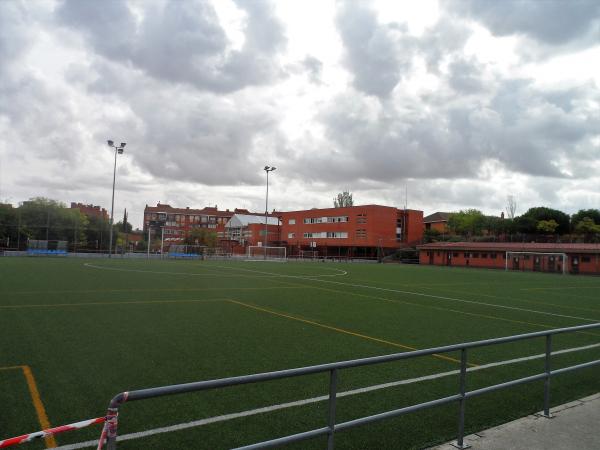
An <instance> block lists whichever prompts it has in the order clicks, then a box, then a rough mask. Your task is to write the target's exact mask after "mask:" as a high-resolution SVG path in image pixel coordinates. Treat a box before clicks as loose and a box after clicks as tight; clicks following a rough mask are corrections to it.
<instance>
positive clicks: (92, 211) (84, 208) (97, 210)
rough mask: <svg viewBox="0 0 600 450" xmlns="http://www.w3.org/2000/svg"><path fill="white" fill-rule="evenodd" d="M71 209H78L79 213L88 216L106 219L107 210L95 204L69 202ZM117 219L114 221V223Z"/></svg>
mask: <svg viewBox="0 0 600 450" xmlns="http://www.w3.org/2000/svg"><path fill="white" fill-rule="evenodd" d="M71 209H78V210H79V212H80V213H82V214H85V215H86V216H88V217H98V218H100V219H103V220H108V219H109V217H108V212H107V211H106V209H104V208H101V207H100V206H95V205H85V204H83V203H75V202H71ZM116 222H117V221H115V223H116Z"/></svg>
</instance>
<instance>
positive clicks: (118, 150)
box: [117, 147, 123, 155]
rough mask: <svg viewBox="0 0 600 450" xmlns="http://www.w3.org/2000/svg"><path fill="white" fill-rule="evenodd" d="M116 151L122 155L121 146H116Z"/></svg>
mask: <svg viewBox="0 0 600 450" xmlns="http://www.w3.org/2000/svg"><path fill="white" fill-rule="evenodd" d="M117 153H118V154H119V155H122V154H123V148H122V147H118V148H117Z"/></svg>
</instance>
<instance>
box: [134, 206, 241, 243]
mask: <svg viewBox="0 0 600 450" xmlns="http://www.w3.org/2000/svg"><path fill="white" fill-rule="evenodd" d="M236 212H246V213H247V212H248V211H246V210H240V209H235V210H234V211H230V210H228V209H227V210H225V211H221V210H219V209H218V208H217V206H214V207H210V206H207V207H205V208H202V209H193V208H190V207H186V208H174V207H172V206H170V205H164V204H161V203H158V204H157V205H156V206H148V205H146V207H145V208H144V232H145V233H148V227H149V226H151V227H152V229H153V231H154V232H157V233H161V228H164V237H165V242H168V243H173V244H177V243H181V242H183V240H184V239H185V236H186V234H187V233H188V232H189V231H191V230H193V229H194V228H208V229H211V230H214V231H215V232H216V233H217V237H218V238H219V239H225V238H226V236H225V224H226V223H227V222H228V221H229V219H230V218H231V217H232V216H233V215H234V214H235V213H236Z"/></svg>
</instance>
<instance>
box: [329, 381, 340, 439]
mask: <svg viewBox="0 0 600 450" xmlns="http://www.w3.org/2000/svg"><path fill="white" fill-rule="evenodd" d="M337 373H338V370H337V369H333V370H330V371H329V418H328V422H327V426H328V427H329V432H328V434H327V450H333V448H334V446H335V444H334V441H333V433H334V432H335V402H336V396H337Z"/></svg>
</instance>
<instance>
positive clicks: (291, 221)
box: [288, 219, 296, 225]
mask: <svg viewBox="0 0 600 450" xmlns="http://www.w3.org/2000/svg"><path fill="white" fill-rule="evenodd" d="M288 225H296V219H290V220H288Z"/></svg>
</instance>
